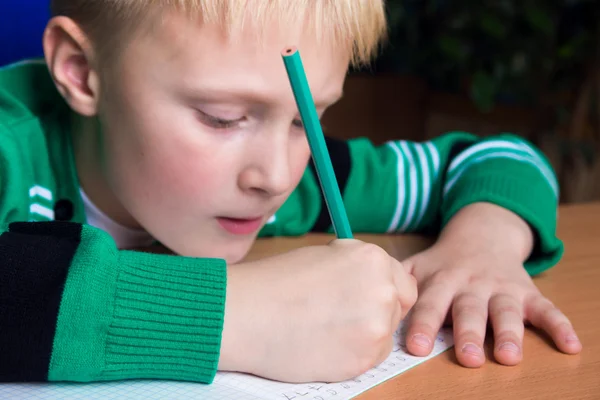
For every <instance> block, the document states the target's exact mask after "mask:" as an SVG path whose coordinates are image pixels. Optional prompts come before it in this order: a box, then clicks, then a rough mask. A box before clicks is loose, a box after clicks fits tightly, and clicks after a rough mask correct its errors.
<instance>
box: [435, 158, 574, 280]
mask: <svg viewBox="0 0 600 400" xmlns="http://www.w3.org/2000/svg"><path fill="white" fill-rule="evenodd" d="M482 164H483V163H482ZM506 172H507V171H504V172H496V171H490V170H488V168H486V167H485V166H484V165H480V166H478V168H473V169H472V170H470V171H469V173H468V174H465V175H464V176H463V177H461V179H459V181H458V182H456V184H455V185H454V186H453V188H452V189H451V190H450V191H449V192H448V193H447V195H446V198H445V200H444V204H443V207H442V226H445V225H446V224H447V223H448V221H450V219H451V218H452V217H453V216H454V215H455V214H456V213H457V212H458V211H459V210H460V209H462V208H463V207H465V206H467V205H469V204H473V203H476V202H489V203H493V204H496V205H498V206H501V207H503V208H506V209H508V210H510V211H512V212H514V213H515V214H517V215H519V216H520V217H521V218H523V220H525V221H526V222H527V223H528V224H529V226H530V227H531V229H532V231H533V234H534V239H535V242H534V248H533V250H532V252H531V254H530V256H529V258H528V259H527V260H526V262H525V268H526V270H527V272H528V273H529V274H530V275H536V274H539V273H541V272H543V271H545V270H547V269H548V268H550V267H552V266H553V265H555V264H556V263H557V262H558V261H559V260H560V258H561V257H562V254H563V251H564V248H563V243H562V241H561V240H559V239H558V238H557V237H556V221H557V198H556V195H555V194H554V192H553V190H552V188H551V186H550V185H549V184H548V183H547V182H546V181H545V180H542V179H540V176H539V173H538V172H537V171H535V169H534V168H521V169H519V170H518V173H513V174H507V173H506Z"/></svg>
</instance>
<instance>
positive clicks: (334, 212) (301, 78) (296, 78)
mask: <svg viewBox="0 0 600 400" xmlns="http://www.w3.org/2000/svg"><path fill="white" fill-rule="evenodd" d="M281 55H282V57H283V62H284V64H285V68H286V70H287V74H288V77H289V80H290V84H291V86H292V91H293V92H294V98H295V99H296V104H297V105H298V110H299V112H300V118H301V119H302V124H303V125H304V129H305V131H306V134H307V137H308V144H309V146H310V150H311V153H312V158H313V161H314V163H315V167H316V169H317V175H318V178H319V183H320V184H321V190H322V191H323V195H324V197H325V203H326V204H327V209H328V210H329V216H330V218H331V222H332V224H333V230H334V231H335V234H336V236H337V237H338V238H339V239H352V229H351V228H350V222H349V221H348V216H347V215H346V208H345V207H344V202H343V200H342V195H341V193H340V188H339V185H338V182H337V179H336V177H335V173H334V172H333V166H332V164H331V158H330V157H329V152H328V151H327V146H326V144H325V138H324V137H323V129H322V127H321V123H320V121H319V115H318V114H317V110H316V107H315V103H314V101H313V98H312V94H311V92H310V87H309V86H308V80H307V78H306V74H305V72H304V67H303V66H302V59H301V58H300V52H299V51H298V49H297V48H296V47H289V48H285V49H284V50H283V52H282V53H281Z"/></svg>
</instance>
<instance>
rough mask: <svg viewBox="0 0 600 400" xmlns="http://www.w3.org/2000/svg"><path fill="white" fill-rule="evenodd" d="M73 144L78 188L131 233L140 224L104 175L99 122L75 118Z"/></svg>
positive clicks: (91, 119)
mask: <svg viewBox="0 0 600 400" xmlns="http://www.w3.org/2000/svg"><path fill="white" fill-rule="evenodd" d="M72 115H73V116H72V120H73V123H72V129H71V140H72V143H73V153H74V155H73V156H74V159H75V166H76V169H77V176H78V178H79V185H80V187H81V188H82V189H83V191H84V192H85V193H86V195H87V196H88V198H89V199H90V201H92V202H93V203H94V204H95V205H96V207H98V209H100V210H101V211H102V212H103V213H104V214H106V215H107V216H108V217H109V218H111V219H112V220H113V221H115V222H116V223H118V224H120V225H123V226H125V227H128V228H132V229H140V226H139V224H137V222H136V221H135V220H134V219H133V218H132V217H131V215H130V214H129V213H128V212H127V211H126V210H125V209H124V208H123V206H122V205H121V204H120V202H119V200H118V199H117V198H116V196H114V194H113V192H112V190H111V188H110V186H109V184H108V182H107V181H106V179H105V178H104V174H103V172H102V147H103V143H102V132H101V128H100V123H99V121H98V120H97V118H95V117H94V118H90V117H84V116H82V115H80V114H77V113H75V112H74V113H73V114H72Z"/></svg>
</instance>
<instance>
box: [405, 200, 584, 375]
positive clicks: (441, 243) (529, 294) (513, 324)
mask: <svg viewBox="0 0 600 400" xmlns="http://www.w3.org/2000/svg"><path fill="white" fill-rule="evenodd" d="M531 247H532V234H531V231H530V229H529V227H528V225H527V224H526V223H525V222H524V221H523V220H521V219H520V218H519V217H517V216H516V215H515V214H512V213H511V212H509V211H507V210H505V209H502V208H500V207H497V206H493V205H490V204H483V203H479V204H474V205H471V206H468V207H466V208H465V209H463V210H462V211H461V212H460V213H459V214H457V215H456V216H455V217H454V218H453V220H452V221H450V223H449V224H448V225H447V227H446V228H445V230H444V232H443V234H442V236H441V237H440V239H439V240H438V242H437V243H436V244H435V245H433V246H432V247H431V248H430V249H428V250H425V251H423V252H422V253H419V254H417V255H415V256H413V257H411V258H409V259H408V260H406V261H405V262H404V266H405V267H406V268H407V269H408V270H409V271H410V272H411V273H412V274H413V275H414V276H415V277H416V278H417V281H418V283H419V294H420V295H419V299H418V301H417V303H416V305H415V307H414V308H413V315H412V316H411V318H410V322H409V324H410V326H409V330H408V333H407V335H408V336H407V347H408V350H409V351H410V352H411V353H413V354H414V355H417V356H424V355H427V354H429V353H430V351H431V349H432V345H431V343H433V340H434V338H435V335H436V334H437V332H438V330H439V328H440V327H441V325H442V324H443V323H444V321H445V320H447V321H452V324H453V329H454V338H455V345H456V348H455V349H456V357H457V359H458V361H459V362H460V363H461V364H462V365H464V366H466V367H479V366H481V365H482V364H483V363H484V361H485V356H484V353H483V350H482V349H483V347H482V346H483V341H484V338H485V333H486V328H487V324H488V319H489V321H490V323H491V328H492V329H493V332H494V343H495V345H494V357H495V359H496V361H498V362H499V363H501V364H505V365H515V364H518V363H519V362H520V361H521V359H522V356H523V354H522V348H523V347H522V342H523V334H524V322H529V323H531V324H532V325H533V326H535V327H538V328H540V329H543V330H544V331H546V332H547V333H548V334H549V335H550V336H551V337H552V339H553V340H554V342H555V343H556V345H557V347H558V348H559V349H560V350H561V351H563V352H565V353H569V354H574V353H578V352H579V351H581V343H580V342H579V340H578V339H577V336H576V335H575V331H574V329H573V327H572V326H571V323H570V322H569V320H568V319H567V317H566V316H565V315H563V313H562V312H560V311H559V310H558V309H557V308H556V307H554V305H553V304H552V303H551V302H550V300H548V299H547V298H545V297H544V296H543V295H542V294H541V293H540V292H539V290H538V289H537V287H536V286H535V285H534V283H533V281H532V279H531V277H530V276H529V275H528V274H527V272H526V271H525V269H524V268H523V262H524V260H526V259H527V257H528V255H529V252H530V251H531Z"/></svg>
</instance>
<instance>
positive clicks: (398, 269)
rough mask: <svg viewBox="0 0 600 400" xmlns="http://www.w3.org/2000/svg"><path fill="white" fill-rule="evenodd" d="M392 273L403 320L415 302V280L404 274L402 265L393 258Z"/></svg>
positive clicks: (406, 273)
mask: <svg viewBox="0 0 600 400" xmlns="http://www.w3.org/2000/svg"><path fill="white" fill-rule="evenodd" d="M392 271H393V274H394V282H395V284H396V288H397V289H398V299H399V301H400V305H401V307H402V317H401V318H404V317H405V316H406V314H407V313H408V311H409V310H410V309H411V308H412V307H413V306H414V305H415V303H416V301H417V296H418V293H417V280H416V279H415V277H414V276H412V275H411V274H409V273H408V272H406V270H405V269H404V267H403V266H402V263H400V262H399V261H397V260H396V259H394V258H392Z"/></svg>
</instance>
